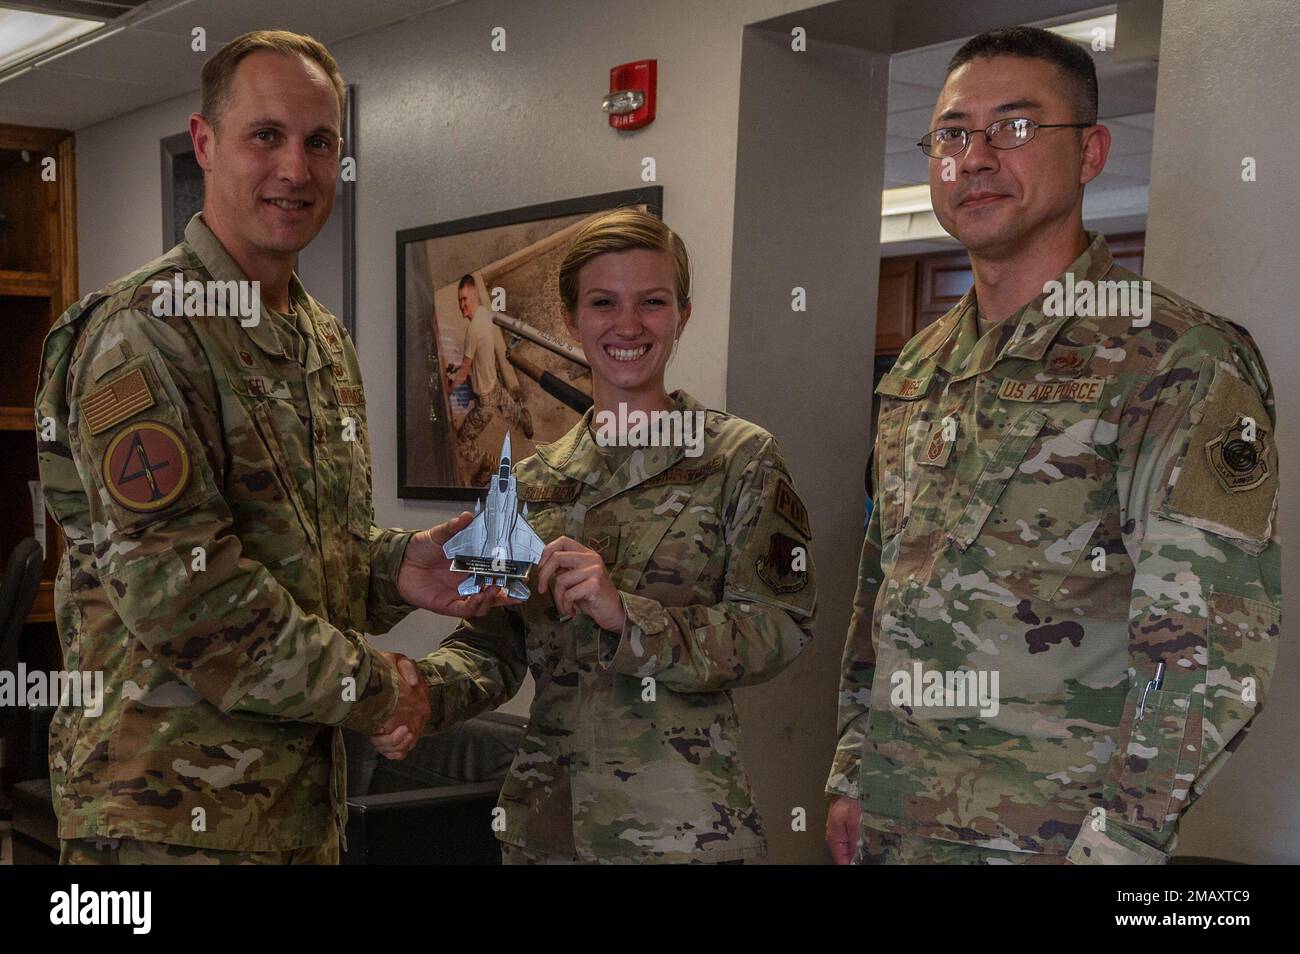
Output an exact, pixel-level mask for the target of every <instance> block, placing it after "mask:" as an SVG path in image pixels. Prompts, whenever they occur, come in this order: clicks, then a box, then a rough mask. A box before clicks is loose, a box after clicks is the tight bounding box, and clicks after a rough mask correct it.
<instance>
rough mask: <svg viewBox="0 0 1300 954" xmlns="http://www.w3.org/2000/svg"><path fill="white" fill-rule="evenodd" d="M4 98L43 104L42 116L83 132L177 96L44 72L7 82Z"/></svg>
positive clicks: (156, 88)
mask: <svg viewBox="0 0 1300 954" xmlns="http://www.w3.org/2000/svg"><path fill="white" fill-rule="evenodd" d="M0 94H2V95H3V97H4V101H5V102H6V103H17V104H20V108H24V107H29V106H30V104H33V103H39V104H40V107H41V111H42V112H47V113H51V114H54V115H56V116H58V117H59V121H58V123H57V125H58V126H60V127H62V128H64V129H81V128H82V127H84V126H90V125H92V124H94V123H97V122H100V121H102V120H104V119H109V118H111V117H113V116H121V115H122V114H123V113H129V112H131V111H132V110H135V109H140V108H141V107H143V106H149V105H152V104H153V103H158V102H162V101H163V100H165V99H171V98H172V97H173V96H175V95H177V93H176V91H175V90H174V89H173V88H172V87H169V86H165V85H162V84H158V83H121V82H118V81H116V80H107V79H96V78H94V77H88V76H76V75H73V74H71V73H63V74H60V75H59V76H54V75H52V74H48V73H45V72H43V71H41V70H32V71H31V72H30V73H24V74H22V75H21V76H18V77H16V78H14V79H11V80H8V81H6V82H5V83H4V84H3V85H0Z"/></svg>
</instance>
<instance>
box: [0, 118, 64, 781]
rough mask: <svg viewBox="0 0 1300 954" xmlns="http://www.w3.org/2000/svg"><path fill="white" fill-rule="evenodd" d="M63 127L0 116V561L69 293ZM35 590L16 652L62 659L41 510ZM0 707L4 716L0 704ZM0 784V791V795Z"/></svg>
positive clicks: (56, 548) (29, 468)
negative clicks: (40, 386)
mask: <svg viewBox="0 0 1300 954" xmlns="http://www.w3.org/2000/svg"><path fill="white" fill-rule="evenodd" d="M75 165H76V164H75V162H74V158H73V138H72V133H70V132H67V131H65V130H60V129H38V128H32V127H26V126H12V125H6V124H3V123H0V336H2V338H0V340H3V347H4V357H5V362H4V369H3V373H0V561H3V562H5V563H7V561H8V559H9V556H10V554H11V553H12V552H13V549H14V547H15V546H16V545H17V544H18V542H19V541H20V540H22V539H23V538H25V537H31V536H35V535H36V534H35V532H34V530H35V526H34V521H35V515H34V514H33V506H32V495H31V488H30V485H31V483H33V482H36V481H37V480H38V479H39V473H38V470H37V466H36V433H37V432H36V415H35V407H34V404H35V397H36V381H37V377H38V375H39V372H40V366H41V348H42V345H43V343H44V341H45V333H46V332H47V331H48V330H49V327H50V325H51V324H52V323H53V321H54V319H55V318H57V317H58V316H59V315H60V314H61V313H62V312H63V310H64V309H65V308H67V307H68V306H69V305H71V304H72V303H73V302H74V301H76V299H77V240H76V219H75V209H76V191H75V186H74V176H75V172H76V168H75ZM41 520H42V521H43V522H44V524H45V565H44V570H43V572H42V579H41V585H40V590H39V591H38V592H37V595H36V601H35V603H34V604H33V606H32V608H31V611H30V612H29V613H28V616H27V624H26V626H25V627H24V628H23V631H22V636H21V639H20V642H19V645H18V659H19V661H20V662H21V663H23V664H25V665H26V666H27V667H28V670H29V671H31V670H34V669H39V670H42V671H47V672H48V671H51V670H55V669H59V668H61V667H62V665H63V662H62V658H61V656H62V654H61V651H60V647H59V640H58V633H57V631H56V629H55V625H54V574H55V571H56V569H57V568H58V565H59V558H60V556H61V554H62V539H61V536H60V533H59V528H58V524H56V523H55V522H54V521H53V520H51V519H50V517H49V515H48V513H44V512H43V513H42V514H41ZM9 714H10V715H11V716H12V717H11V718H7V719H0V730H2V731H0V736H2V737H3V740H4V765H3V782H4V785H5V786H7V785H8V784H9V783H11V782H12V781H14V780H17V779H21V778H28V777H31V776H32V775H33V774H35V773H38V772H39V771H40V768H39V767H33V766H28V765H26V764H25V762H26V758H27V753H26V751H25V747H24V746H22V745H20V744H19V740H20V739H23V738H25V735H26V725H25V723H26V710H25V709H19V710H17V711H16V712H14V711H13V710H10V713H9ZM0 715H4V713H3V712H0ZM4 799H5V793H4V792H3V791H0V802H3V801H4Z"/></svg>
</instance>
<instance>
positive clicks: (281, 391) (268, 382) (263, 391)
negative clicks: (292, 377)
mask: <svg viewBox="0 0 1300 954" xmlns="http://www.w3.org/2000/svg"><path fill="white" fill-rule="evenodd" d="M239 379H240V382H241V383H242V384H243V387H244V393H245V394H248V395H250V396H252V397H273V398H279V399H281V400H284V401H287V400H289V399H291V398H292V397H293V391H291V390H290V389H289V382H288V381H283V380H275V379H272V378H267V377H263V376H262V375H260V374H242V375H240V378H239Z"/></svg>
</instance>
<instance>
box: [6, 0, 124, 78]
mask: <svg viewBox="0 0 1300 954" xmlns="http://www.w3.org/2000/svg"><path fill="white" fill-rule="evenodd" d="M103 25H104V21H102V20H82V19H78V18H73V17H56V16H50V15H49V14H47V13H27V12H26V11H22V10H5V9H0V70H4V69H7V68H8V67H10V66H13V65H14V64H15V63H21V62H22V61H24V60H29V59H32V58H34V57H36V56H39V55H40V54H42V53H45V52H46V51H48V50H52V49H54V48H55V47H58V46H62V45H63V44H64V43H68V42H69V41H71V40H75V39H77V38H78V37H81V36H85V35H86V34H87V33H92V32H94V31H95V30H98V29H99V28H100V27H102V26H103Z"/></svg>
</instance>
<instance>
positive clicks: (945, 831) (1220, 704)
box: [827, 28, 1281, 864]
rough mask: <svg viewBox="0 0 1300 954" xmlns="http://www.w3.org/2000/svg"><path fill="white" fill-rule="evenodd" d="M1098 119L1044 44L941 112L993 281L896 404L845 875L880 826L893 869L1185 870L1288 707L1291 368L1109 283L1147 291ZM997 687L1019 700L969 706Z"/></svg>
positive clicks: (980, 57)
mask: <svg viewBox="0 0 1300 954" xmlns="http://www.w3.org/2000/svg"><path fill="white" fill-rule="evenodd" d="M1089 77H1090V78H1091V82H1090V83H1089V82H1088V80H1089ZM1021 117H1025V118H1028V119H1029V120H1032V121H1033V123H1035V124H1038V126H1037V128H1034V127H1033V125H1027V124H1025V123H1022V122H1020V121H1019V120H1020V118H1021ZM1095 117H1096V79H1095V73H1094V72H1093V70H1092V64H1091V60H1090V59H1089V58H1088V56H1087V54H1086V53H1083V52H1082V51H1081V50H1080V49H1079V48H1076V47H1073V46H1072V45H1071V44H1069V43H1068V42H1066V41H1064V40H1061V39H1059V38H1055V37H1053V36H1052V35H1050V34H1046V33H1044V32H1043V31H1038V30H1029V29H1025V28H1018V29H1014V30H1010V31H996V32H995V33H993V34H989V35H985V36H981V37H977V38H975V39H974V40H972V41H970V43H969V44H967V46H966V47H963V49H962V50H961V51H959V52H958V54H957V56H956V57H955V58H954V60H953V63H952V65H951V66H950V68H949V75H948V80H947V82H946V83H945V85H944V88H943V90H942V92H941V93H940V96H939V101H938V104H937V105H936V108H935V113H934V118H933V122H932V126H933V127H935V129H936V132H934V133H932V134H931V135H930V136H927V138H926V140H924V142H925V148H926V149H927V154H928V155H931V157H932V159H931V183H930V184H931V194H932V196H933V200H934V201H933V204H934V208H935V213H936V215H937V216H938V217H939V220H940V222H941V223H942V224H943V225H944V227H945V228H946V229H947V230H948V231H949V232H950V233H952V234H953V235H954V236H955V237H957V238H958V239H960V240H961V241H962V243H963V244H964V245H965V246H966V247H967V248H968V250H969V251H970V254H971V262H972V267H973V270H974V273H975V287H974V289H972V291H971V292H969V293H968V294H967V295H966V296H965V297H964V298H963V299H962V301H961V302H960V303H959V304H958V305H957V306H956V307H955V308H954V309H953V310H952V311H951V312H949V313H948V314H947V315H946V316H945V317H944V318H942V319H941V320H940V321H938V322H937V323H936V324H934V325H933V326H931V327H929V328H927V329H926V330H925V331H923V332H921V333H920V334H919V335H917V336H916V337H915V338H913V339H912V340H911V341H910V342H909V343H908V344H907V346H906V347H905V348H904V349H903V352H902V354H901V355H900V356H899V359H898V362H897V364H896V365H895V367H894V369H893V370H892V371H891V372H890V373H889V374H888V375H887V376H886V377H885V378H884V379H883V380H882V381H881V383H880V385H879V387H878V388H877V393H879V394H880V395H881V400H882V403H881V410H880V417H879V422H878V426H877V430H876V445H875V468H876V470H875V486H876V501H875V504H876V505H875V508H874V510H873V512H872V515H871V520H870V525H869V528H868V533H867V539H866V542H865V544H864V546H863V550H862V559H861V566H860V570H859V583H858V593H857V597H856V599H855V607H854V608H855V612H854V616H853V620H852V623H851V626H850V630H849V634H848V641H847V645H846V647H845V654H844V666H843V676H842V682H841V693H840V740H839V747H838V751H837V752H836V756H835V763H834V767H833V769H832V772H831V775H830V779H829V782H828V785H827V789H828V791H829V792H830V793H831V794H832V795H834V796H836V797H835V799H834V802H833V804H832V807H831V813H830V823H829V825H828V842H829V843H830V845H831V848H832V851H833V852H834V853H835V855H836V860H837V861H840V862H841V863H844V862H846V861H848V860H849V858H850V856H851V855H853V854H854V853H855V852H854V848H855V845H854V842H857V841H858V838H857V836H858V834H859V827H858V812H859V808H860V838H861V842H860V844H858V845H856V849H857V851H856V854H857V858H858V860H859V861H861V862H865V863H881V862H930V863H934V862H950V863H962V862H974V863H1017V862H1037V863H1062V862H1067V861H1068V862H1070V863H1075V864H1088V863H1106V862H1112V863H1114V862H1120V863H1139V864H1159V863H1163V862H1164V861H1166V860H1167V858H1168V855H1169V854H1170V853H1171V852H1172V851H1173V849H1174V846H1175V843H1176V832H1177V828H1178V823H1179V819H1180V818H1181V816H1182V814H1183V812H1184V811H1185V810H1186V809H1187V808H1188V806H1190V804H1191V803H1192V802H1193V801H1195V799H1196V798H1197V797H1198V796H1199V795H1200V794H1201V793H1202V792H1203V791H1204V789H1205V786H1206V785H1207V784H1208V783H1209V781H1210V780H1211V779H1212V778H1213V777H1214V776H1215V775H1216V774H1217V773H1218V772H1219V771H1220V770H1221V769H1222V768H1223V766H1224V763H1225V762H1226V760H1227V758H1228V756H1229V754H1230V753H1231V752H1232V751H1233V750H1234V749H1235V748H1236V747H1237V746H1238V745H1239V744H1240V743H1241V741H1242V739H1243V738H1244V735H1245V733H1246V730H1247V728H1248V726H1249V725H1250V723H1251V721H1252V720H1253V719H1254V717H1255V716H1256V714H1257V713H1258V712H1259V710H1260V708H1262V706H1263V702H1264V700H1265V698H1266V696H1267V690H1268V684H1269V679H1270V676H1271V674H1272V671H1273V665H1274V661H1275V658H1276V653H1277V644H1278V640H1279V637H1280V629H1279V626H1280V612H1279V607H1280V603H1281V599H1280V580H1279V544H1278V528H1277V524H1276V498H1277V490H1278V473H1277V450H1276V447H1275V445H1274V438H1273V434H1274V406H1273V393H1272V388H1271V386H1270V384H1269V379H1268V374H1267V372H1266V370H1265V367H1264V362H1263V359H1262V358H1261V356H1260V354H1259V352H1258V350H1257V349H1256V347H1255V345H1254V343H1253V342H1252V340H1251V338H1250V335H1249V334H1248V333H1247V332H1246V331H1245V329H1244V328H1241V327H1240V326H1238V325H1235V324H1233V323H1232V322H1230V321H1228V320H1226V319H1224V318H1220V317H1218V316H1216V315H1211V314H1207V313H1206V312H1204V311H1202V310H1201V309H1199V308H1197V307H1196V306H1195V305H1193V304H1191V303H1190V302H1187V301H1185V300H1183V299H1181V298H1179V297H1178V296H1177V295H1175V294H1173V293H1172V292H1170V291H1168V290H1166V289H1163V288H1160V287H1159V286H1150V290H1149V295H1150V298H1149V300H1148V301H1147V304H1148V305H1149V308H1141V307H1140V306H1141V305H1142V301H1143V299H1142V298H1141V297H1140V296H1141V295H1143V294H1144V293H1145V292H1144V291H1143V290H1142V286H1141V285H1132V286H1130V285H1123V286H1114V285H1112V286H1107V285H1103V284H1102V283H1103V282H1124V283H1129V282H1133V283H1136V282H1139V278H1138V276H1137V275H1134V274H1133V273H1131V272H1127V271H1125V270H1124V269H1122V268H1119V267H1118V266H1117V265H1115V264H1114V262H1113V261H1112V259H1111V255H1110V252H1109V251H1108V249H1107V246H1106V242H1105V240H1104V239H1103V238H1102V237H1101V236H1100V235H1097V234H1095V233H1087V234H1086V235H1085V233H1084V231H1083V229H1082V225H1081V211H1080V210H1081V204H1082V191H1083V189H1082V185H1083V183H1086V182H1088V181H1090V180H1091V179H1092V178H1093V177H1095V176H1096V175H1097V174H1098V173H1099V172H1100V171H1101V168H1102V166H1103V165H1104V163H1105V158H1106V150H1107V147H1108V145H1109V135H1108V134H1107V133H1106V131H1105V129H1104V128H1103V127H1100V126H1096V125H1093V123H1094V122H1095ZM1000 120H1005V125H1004V127H1003V128H1002V129H1001V130H999V129H996V128H993V129H990V130H988V131H985V125H986V124H992V123H995V122H997V121H1000ZM1076 120H1083V122H1081V123H1079V124H1078V125H1079V127H1082V132H1079V131H1075V130H1074V129H1070V130H1069V131H1067V130H1066V129H1064V128H1052V127H1053V126H1055V125H1074V124H1075V121H1076ZM964 129H965V130H974V132H964V131H963V130H964ZM1035 133H1036V135H1035ZM945 157H952V158H950V159H947V160H945ZM945 168H946V169H948V170H949V172H950V173H951V174H950V175H947V176H946V175H945ZM1053 279H1054V280H1056V281H1057V282H1058V283H1059V284H1058V285H1050V284H1046V283H1048V282H1049V280H1053ZM1120 289H1124V290H1125V293H1126V294H1127V293H1131V292H1137V294H1138V296H1139V297H1138V298H1136V299H1130V306H1131V305H1132V304H1134V303H1136V304H1138V305H1139V308H1138V309H1136V311H1135V310H1134V309H1133V308H1131V307H1130V309H1129V311H1130V312H1131V313H1127V314H1117V313H1115V312H1116V311H1117V310H1119V311H1123V310H1124V309H1123V308H1122V307H1121V308H1119V309H1116V308H1115V307H1114V306H1115V304H1116V301H1115V300H1112V298H1111V295H1112V292H1115V291H1117V290H1120ZM1089 295H1090V296H1092V298H1091V302H1090V301H1089V299H1088V297H1087V296H1089ZM1103 296H1104V297H1105V298H1106V299H1107V304H1106V306H1100V300H1101V299H1102V298H1103ZM1120 304H1121V305H1122V301H1121V302H1120ZM963 674H964V675H963ZM979 676H988V677H989V680H988V682H989V683H991V682H992V676H997V677H998V683H997V684H996V686H997V693H996V699H995V700H994V701H995V702H996V703H997V704H996V705H992V706H981V705H979V704H975V703H973V700H972V699H971V696H970V693H969V692H967V694H966V695H965V697H963V696H962V695H961V694H960V693H959V692H957V691H955V690H957V689H958V687H959V686H961V685H962V684H963V683H964V684H965V686H966V688H970V687H971V682H972V680H973V679H974V678H977V677H979ZM948 689H952V690H954V691H953V692H948V691H947V690H948ZM859 799H860V805H859Z"/></svg>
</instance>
